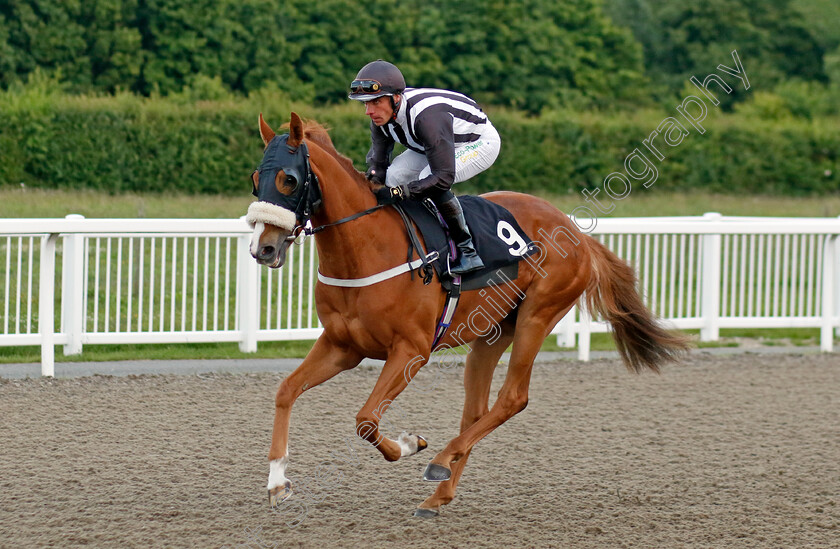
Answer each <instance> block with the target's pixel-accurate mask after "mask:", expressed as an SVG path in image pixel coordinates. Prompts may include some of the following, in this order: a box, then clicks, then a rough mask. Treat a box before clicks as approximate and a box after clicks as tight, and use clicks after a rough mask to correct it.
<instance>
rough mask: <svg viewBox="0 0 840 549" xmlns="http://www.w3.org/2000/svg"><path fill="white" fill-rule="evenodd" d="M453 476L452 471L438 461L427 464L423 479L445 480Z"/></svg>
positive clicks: (432, 480)
mask: <svg viewBox="0 0 840 549" xmlns="http://www.w3.org/2000/svg"><path fill="white" fill-rule="evenodd" d="M451 476H452V471H450V470H449V469H448V468H446V467H444V466H443V465H438V464H437V463H430V464H428V465H426V470H425V471H424V472H423V480H428V481H431V482H443V481H445V480H449V477H451Z"/></svg>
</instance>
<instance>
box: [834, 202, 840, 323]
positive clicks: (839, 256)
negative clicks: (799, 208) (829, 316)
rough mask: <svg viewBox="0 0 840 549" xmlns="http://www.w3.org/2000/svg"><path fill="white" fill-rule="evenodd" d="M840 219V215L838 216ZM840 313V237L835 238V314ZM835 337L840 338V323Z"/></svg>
mask: <svg viewBox="0 0 840 549" xmlns="http://www.w3.org/2000/svg"><path fill="white" fill-rule="evenodd" d="M837 219H840V215H838V216H837ZM838 313H840V235H835V237H834V314H835V315H837V314H838ZM834 335H835V336H837V337H840V322H838V323H837V327H836V328H835V330H834Z"/></svg>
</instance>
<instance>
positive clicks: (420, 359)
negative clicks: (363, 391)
mask: <svg viewBox="0 0 840 549" xmlns="http://www.w3.org/2000/svg"><path fill="white" fill-rule="evenodd" d="M428 360H429V355H428V352H427V353H426V354H421V353H419V352H418V350H417V348H416V347H413V346H412V347H410V348H409V347H408V346H406V347H403V348H401V349H399V350H396V351H392V352H391V353H390V354H389V355H388V359H387V360H386V361H385V365H384V366H383V367H382V372H380V374H379V379H377V380H376V385H375V386H374V388H373V391H372V392H371V393H370V396H369V397H368V399H367V401H366V402H365V405H364V406H362V409H361V410H359V413H358V414H356V434H357V435H358V436H360V437H361V438H363V439H365V440H367V441H368V442H370V443H371V444H373V446H374V447H376V449H377V450H379V451H380V452H381V453H382V455H383V456H384V457H385V459H386V460H388V461H397V460H398V459H400V458H401V457H406V456H410V455H414V454H416V453H417V452H419V451H421V450H423V449H424V448H426V446H427V444H426V440H425V439H424V438H423V437H421V436H418V435H413V434H409V433H406V432H404V433H402V434H401V435H400V436H399V438H397V439H396V440H391V439H389V438H387V437H385V436H384V435H382V433H381V432H380V431H379V423H380V421H381V420H382V416H383V415H384V414H385V411H386V410H388V408H389V407H390V406H391V404H392V403H393V402H394V399H395V398H397V396H398V395H399V394H400V393H401V392H402V391H403V390H404V389H405V388H406V386H407V385H408V382H409V381H411V379H412V378H413V377H414V376H415V375H416V374H417V371H418V370H420V368H421V367H422V366H423V365H424V364H426V362H427V361H428Z"/></svg>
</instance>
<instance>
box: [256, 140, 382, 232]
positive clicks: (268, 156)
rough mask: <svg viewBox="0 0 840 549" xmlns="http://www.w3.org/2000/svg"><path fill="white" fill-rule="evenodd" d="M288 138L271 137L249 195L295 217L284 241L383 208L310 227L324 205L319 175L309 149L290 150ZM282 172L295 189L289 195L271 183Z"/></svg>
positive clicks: (378, 206)
mask: <svg viewBox="0 0 840 549" xmlns="http://www.w3.org/2000/svg"><path fill="white" fill-rule="evenodd" d="M288 139H289V135H288V134H284V135H279V136H275V137H274V138H272V140H271V141H270V142H269V144H268V146H267V147H266V149H265V153H264V155H263V161H262V163H261V164H260V167H259V168H257V169H256V170H255V171H254V173H252V174H251V182H252V184H253V189H252V191H251V194H253V195H254V196H256V197H257V198H258V199H259V201H260V202H264V203H266V204H269V205H272V206H275V207H278V208H282V209H283V210H287V211H288V212H291V213H293V214H294V216H295V221H296V224H295V227H294V228H293V229H292V230H291V234H289V236H287V237H286V239H285V240H287V241H297V240H298V237H299V236H300V235H301V234H303V235H304V237H306V236H312V235H314V234H316V233H319V232H321V231H323V230H325V229H328V228H330V227H334V226H336V225H341V224H342V223H347V222H349V221H353V220H355V219H358V218H360V217H363V216H365V215H368V214H370V213H373V212H375V211H376V210H378V209H380V208H382V207H383V205H381V204H380V205H377V206H374V207H372V208H368V209H367V210H364V211H362V212H357V213H354V214H352V215H349V216H347V217H344V218H342V219H339V220H338V221H333V222H332V223H326V224H324V225H320V226H317V227H313V226H312V222H311V217H312V215H314V214H315V213H317V212H318V210H319V209H320V208H321V205H322V202H323V197H322V194H321V186H320V182H319V181H318V176H317V175H315V172H314V171H312V164H311V163H310V160H309V148H308V147H307V146H306V142H305V141H301V143H300V145H298V146H297V147H292V146H289V145H288ZM281 170H282V171H283V172H285V174H286V183H287V184H289V181H290V180H291V181H293V182H294V183H293V184H294V189H293V192H292V193H291V194H283V193H281V192H280V191H278V190H277V187H276V185H275V184H274V181H275V178H276V177H277V173H278V172H280V171H281ZM254 174H257V176H258V177H259V185H257V184H256V183H254ZM300 243H302V241H301V242H300Z"/></svg>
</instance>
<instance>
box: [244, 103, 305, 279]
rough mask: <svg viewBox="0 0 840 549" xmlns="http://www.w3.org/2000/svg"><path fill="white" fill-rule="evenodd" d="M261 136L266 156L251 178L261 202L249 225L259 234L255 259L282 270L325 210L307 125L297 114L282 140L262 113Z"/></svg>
mask: <svg viewBox="0 0 840 549" xmlns="http://www.w3.org/2000/svg"><path fill="white" fill-rule="evenodd" d="M260 136H261V137H262V140H263V143H264V144H265V151H264V153H263V159H262V162H261V163H260V166H259V168H257V169H256V170H254V172H253V173H252V174H251V181H252V183H253V191H252V193H253V195H254V196H256V197H257V201H256V202H253V203H252V204H251V206H250V207H249V208H248V215H247V216H246V221H247V222H248V223H249V224H250V225H251V227H252V228H253V229H254V234H253V236H252V238H251V255H252V256H254V258H255V259H256V260H257V262H258V263H261V264H263V265H268V266H269V267H272V268H278V267H281V266H282V265H283V263H284V262H285V261H286V252H287V251H288V249H289V246H290V245H291V243H292V242H294V240H295V238H296V237H297V236H298V235H299V234H300V233H301V232H302V231H304V230H305V228H306V225H307V223H308V222H309V218H310V216H311V215H312V214H313V213H314V212H315V211H317V209H318V208H319V207H320V204H321V190H320V187H319V183H318V178H317V177H316V176H315V173H314V172H313V171H312V166H311V165H310V162H309V149H308V148H307V145H306V142H305V141H304V128H303V121H302V120H301V119H300V117H299V116H298V115H297V114H296V113H292V115H291V121H290V123H289V133H288V134H284V135H276V134H275V133H274V131H273V130H272V129H271V127H270V126H269V125H268V124H267V123H266V121H265V120H264V119H263V116H262V114H260Z"/></svg>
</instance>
